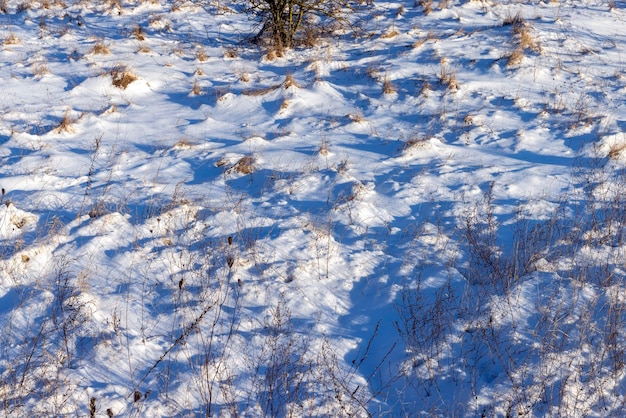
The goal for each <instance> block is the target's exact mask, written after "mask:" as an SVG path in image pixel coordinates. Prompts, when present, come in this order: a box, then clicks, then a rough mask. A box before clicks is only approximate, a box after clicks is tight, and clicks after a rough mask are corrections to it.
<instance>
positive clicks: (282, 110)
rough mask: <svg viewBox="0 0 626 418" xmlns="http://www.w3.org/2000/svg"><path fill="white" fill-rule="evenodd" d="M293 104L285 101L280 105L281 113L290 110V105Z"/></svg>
mask: <svg viewBox="0 0 626 418" xmlns="http://www.w3.org/2000/svg"><path fill="white" fill-rule="evenodd" d="M290 103H291V101H289V100H287V99H285V100H283V102H282V103H281V104H280V109H279V111H280V112H284V111H285V110H287V108H289V104H290Z"/></svg>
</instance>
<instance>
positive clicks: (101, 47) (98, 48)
mask: <svg viewBox="0 0 626 418" xmlns="http://www.w3.org/2000/svg"><path fill="white" fill-rule="evenodd" d="M90 53H91V54H93V55H109V54H110V53H111V50H110V49H109V48H108V47H107V46H106V45H105V44H103V43H102V42H96V43H95V44H94V46H93V48H91V51H90Z"/></svg>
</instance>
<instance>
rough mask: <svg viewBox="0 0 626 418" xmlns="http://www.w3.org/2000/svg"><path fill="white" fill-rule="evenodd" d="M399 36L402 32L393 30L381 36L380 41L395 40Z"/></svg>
mask: <svg viewBox="0 0 626 418" xmlns="http://www.w3.org/2000/svg"><path fill="white" fill-rule="evenodd" d="M398 35H400V32H398V31H397V30H395V29H392V30H388V31H387V32H385V33H383V34H382V35H380V39H391V38H395V37H396V36H398Z"/></svg>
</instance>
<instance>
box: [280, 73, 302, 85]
mask: <svg viewBox="0 0 626 418" xmlns="http://www.w3.org/2000/svg"><path fill="white" fill-rule="evenodd" d="M283 87H284V88H286V89H288V88H290V87H296V88H300V85H299V84H298V82H297V81H296V79H295V78H293V75H292V74H291V73H287V75H286V76H285V81H284V82H283Z"/></svg>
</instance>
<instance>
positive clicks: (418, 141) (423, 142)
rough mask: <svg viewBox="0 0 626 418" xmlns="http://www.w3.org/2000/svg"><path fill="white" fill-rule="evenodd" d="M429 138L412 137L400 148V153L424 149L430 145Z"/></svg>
mask: <svg viewBox="0 0 626 418" xmlns="http://www.w3.org/2000/svg"><path fill="white" fill-rule="evenodd" d="M429 139H430V138H429V137H422V136H411V137H410V138H409V139H407V140H406V141H404V142H403V143H402V145H401V146H400V152H409V151H412V150H415V149H419V148H424V147H425V146H427V145H428V140H429Z"/></svg>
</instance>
